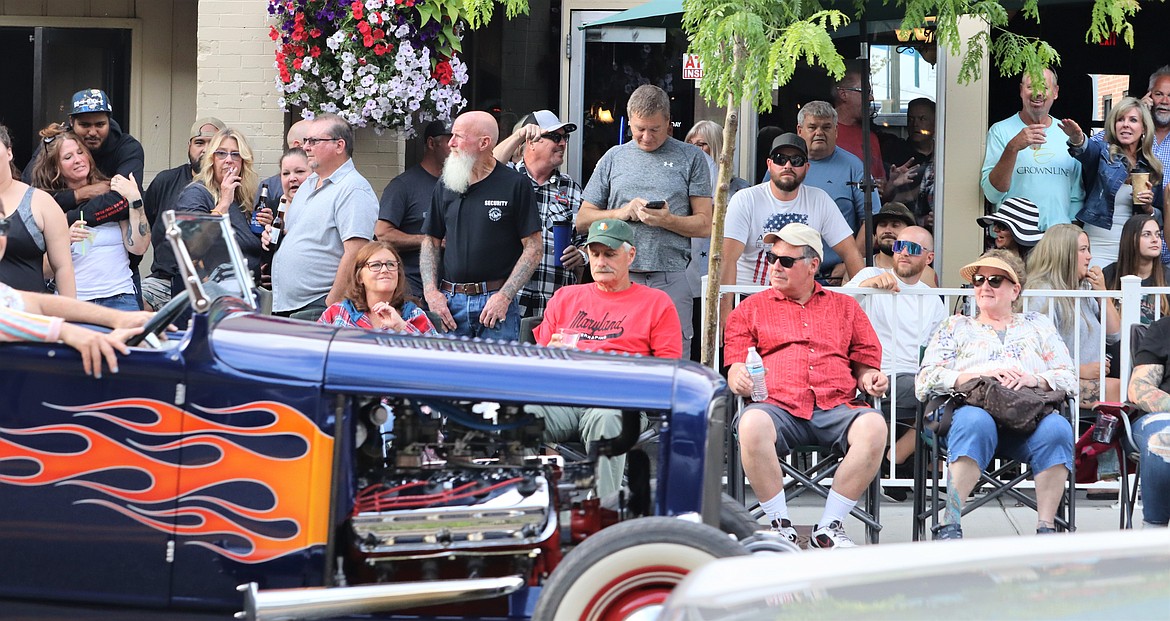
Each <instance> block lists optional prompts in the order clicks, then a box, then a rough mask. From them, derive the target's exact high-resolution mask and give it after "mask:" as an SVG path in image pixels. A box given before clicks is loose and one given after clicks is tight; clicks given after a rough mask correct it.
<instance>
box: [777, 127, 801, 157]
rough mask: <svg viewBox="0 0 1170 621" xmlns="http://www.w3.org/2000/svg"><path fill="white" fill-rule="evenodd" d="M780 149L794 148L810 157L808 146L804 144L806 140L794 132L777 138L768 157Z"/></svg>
mask: <svg viewBox="0 0 1170 621" xmlns="http://www.w3.org/2000/svg"><path fill="white" fill-rule="evenodd" d="M780 147H793V148H794V149H796V150H798V151H800V152H801V153H803V154H805V155H808V145H807V144H805V143H804V138H801V137H800V136H797V135H796V134H794V133H792V132H788V133H787V134H780V135H779V136H776V139H775V140H773V141H772V150H771V151H768V155H771V154H773V153H775V152H776V149H779V148H780Z"/></svg>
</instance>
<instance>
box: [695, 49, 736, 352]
mask: <svg viewBox="0 0 1170 621" xmlns="http://www.w3.org/2000/svg"><path fill="white" fill-rule="evenodd" d="M734 55H735V65H734V67H733V69H732V71H733V72H735V73H736V75H738V70H739V67H740V66H741V63H742V62H743V57H744V53H743V46H742V45H738V44H737V45H735V47H734ZM738 129H739V101H738V100H737V99H736V97H735V95H734V94H728V95H727V117H726V118H725V119H724V122H723V152H722V153H720V154H719V180H718V182H717V184H716V187H715V205H714V208H713V209H712V210H711V250H710V251H709V252H708V263H707V290H706V291H705V292H704V296H703V297H704V300H705V302H706V307H707V311H706V312H705V313H703V350H702V357H701V360H702V362H703V364H704V365H706V366H709V367H714V366H715V343H716V342H717V341H718V340H719V339H718V338H717V337H718V336H719V324H720V321H719V297H720V296H719V272H720V270H721V269H722V266H723V220H724V219H725V218H726V216H727V200H728V196H729V195H730V193H731V192H730V188H731V177H732V174H731V162H732V161H733V159H734V157H733V156H734V154H735V135H736V133H737V130H738ZM716 370H718V369H716Z"/></svg>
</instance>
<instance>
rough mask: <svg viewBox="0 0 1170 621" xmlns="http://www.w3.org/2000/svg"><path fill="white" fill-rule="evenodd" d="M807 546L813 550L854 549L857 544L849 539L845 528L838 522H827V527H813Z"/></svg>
mask: <svg viewBox="0 0 1170 621" xmlns="http://www.w3.org/2000/svg"><path fill="white" fill-rule="evenodd" d="M809 544H810V545H812V546H813V547H814V548H856V547H857V544H856V543H853V540H852V539H850V538H849V535H848V534H847V533H846V532H845V527H844V526H842V525H841V521H840V520H833V521H832V522H829V525H828V526H820V525H817V526H814V527H813V533H812V537H810V538H809Z"/></svg>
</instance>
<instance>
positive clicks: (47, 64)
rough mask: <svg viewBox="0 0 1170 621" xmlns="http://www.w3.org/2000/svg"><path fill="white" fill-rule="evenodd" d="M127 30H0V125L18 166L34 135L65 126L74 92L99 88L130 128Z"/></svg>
mask: <svg viewBox="0 0 1170 621" xmlns="http://www.w3.org/2000/svg"><path fill="white" fill-rule="evenodd" d="M130 51H131V50H130V31H129V30H126V29H104V28H46V27H35V28H0V53H2V54H3V58H4V59H5V61H6V62H4V63H2V66H0V80H3V82H2V83H3V84H7V85H9V89H8V91H7V92H6V97H3V98H0V122H3V123H4V124H5V125H7V126H8V129H9V131H10V133H11V134H12V140H13V150H14V151H15V161H16V163H17V165H24V164H25V163H27V162H28V160H29V158H30V157H31V156H32V152H33V150H34V149H35V148H36V142H37V139H38V138H37V132H38V131H40V129H41V128H43V127H45V126H46V125H48V124H49V123H53V122H62V123H63V122H65V121H67V120H68V116H69V106H70V103H71V102H72V98H73V93H75V92H77V91H79V90H82V89H86V88H100V89H102V90H104V91H105V92H106V94H107V95H109V97H110V103H111V104H112V107H113V109H114V112H113V117H114V120H115V121H117V122H118V124H119V125H120V126H122V129H123V130H124V131H129V124H130Z"/></svg>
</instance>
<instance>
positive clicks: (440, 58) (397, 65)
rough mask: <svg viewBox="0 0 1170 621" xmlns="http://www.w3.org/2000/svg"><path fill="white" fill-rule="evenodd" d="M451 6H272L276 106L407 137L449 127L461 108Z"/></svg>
mask: <svg viewBox="0 0 1170 621" xmlns="http://www.w3.org/2000/svg"><path fill="white" fill-rule="evenodd" d="M457 2H459V0H365V1H362V0H351V1H348V2H343V1H339V0H269V3H268V13H269V15H271V20H272V21H274V22H275V25H273V26H272V27H271V29H270V32H269V36H270V37H271V38H272V40H273V41H275V42H276V44H277V45H276V69H277V71H278V72H279V76H278V78H277V81H276V89H277V90H278V91H279V92H280V93H281V95H282V96H281V98H280V105H281V107H283V108H284V109H286V110H287V109H289V108H290V107H299V108H301V115H302V116H304V117H305V118H313V117H314V116H315V115H317V114H320V113H324V112H332V113H334V114H337V115H339V116H341V117H342V118H344V119H346V120H347V121H349V122H350V123H351V124H353V125H356V126H358V127H372V128H373V129H374V130H375V131H377V132H379V133H381V132H382V131H384V130H388V129H389V130H400V131H402V132H403V133H404V134H405V135H406V136H407V137H410V136H412V135H413V134H414V127H415V125H416V124H419V123H423V122H426V121H432V120H436V119H440V120H450V119H451V118H452V117H453V116H454V115H455V114H456V113H458V112H459V110H461V109H462V108H463V106H464V105H466V104H467V100H465V99H464V98H463V95H462V94H461V93H460V89H461V88H462V87H463V85H464V84H466V83H467V65H466V64H464V63H463V61H461V60H459V57H458V53H459V52H460V51H461V49H462V48H461V38H462V25H461V24H460V23H459V18H460V15H459V5H458V4H457Z"/></svg>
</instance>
